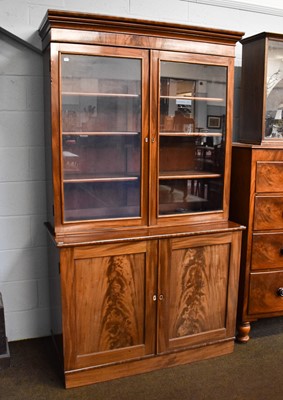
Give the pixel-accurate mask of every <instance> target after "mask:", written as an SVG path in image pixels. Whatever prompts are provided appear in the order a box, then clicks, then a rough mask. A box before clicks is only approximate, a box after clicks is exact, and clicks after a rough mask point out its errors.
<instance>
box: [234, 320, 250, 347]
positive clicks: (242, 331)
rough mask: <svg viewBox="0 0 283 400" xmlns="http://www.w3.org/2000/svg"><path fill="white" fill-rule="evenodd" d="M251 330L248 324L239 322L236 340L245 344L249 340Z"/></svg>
mask: <svg viewBox="0 0 283 400" xmlns="http://www.w3.org/2000/svg"><path fill="white" fill-rule="evenodd" d="M250 330H251V324H250V323H249V322H241V323H240V324H239V325H238V334H237V336H236V340H237V342H239V343H247V342H248V341H249V340H250V337H249V333H250Z"/></svg>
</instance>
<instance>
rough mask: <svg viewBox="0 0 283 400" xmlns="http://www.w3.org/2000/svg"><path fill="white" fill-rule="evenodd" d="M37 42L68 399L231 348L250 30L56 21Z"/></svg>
mask: <svg viewBox="0 0 283 400" xmlns="http://www.w3.org/2000/svg"><path fill="white" fill-rule="evenodd" d="M40 35H41V37H42V41H43V48H44V64H45V97H46V141H47V143H46V148H47V170H48V207H49V208H48V210H49V211H48V223H47V226H48V230H49V232H50V237H51V238H52V243H53V248H51V249H50V254H49V255H50V259H51V261H52V262H51V265H53V267H54V266H55V268H58V265H57V262H56V259H57V258H58V260H59V264H60V285H59V286H60V287H59V289H60V291H61V294H60V302H61V315H62V319H60V318H59V323H58V318H57V317H58V316H57V315H55V317H56V318H57V325H56V324H55V325H54V328H53V333H54V337H57V336H58V337H59V338H61V339H62V350H61V351H62V359H63V363H64V375H65V385H66V387H74V386H81V385H85V384H91V383H95V382H99V381H104V380H109V379H114V378H118V377H123V376H128V375H133V374H137V373H142V372H146V371H150V370H154V369H158V368H164V367H168V366H172V365H178V364H184V363H189V362H192V361H195V360H201V359H206V358H209V357H214V356H218V355H222V354H226V353H229V352H232V351H233V348H234V335H235V324H236V306H237V295H238V275H239V261H240V259H239V258H240V247H241V236H242V230H243V226H241V225H239V224H236V223H234V222H230V221H229V220H228V214H229V187H230V167H231V135H232V132H231V131H232V109H233V85H234V57H235V56H234V52H235V44H236V42H237V41H238V40H240V38H241V37H242V33H241V32H232V31H224V30H216V29H208V28H201V27H191V26H183V25H178V24H170V23H160V22H153V21H145V20H135V19H126V18H116V17H110V16H102V15H92V14H83V13H80V14H78V13H74V12H63V11H52V10H49V11H48V12H47V15H46V17H45V18H44V20H43V22H42V25H41V27H40ZM55 286H56V284H55V283H54V288H53V287H52V290H54V294H53V295H52V296H51V297H52V299H54V300H55V299H56V295H55ZM54 309H55V311H56V304H55V305H54ZM56 318H54V320H56Z"/></svg>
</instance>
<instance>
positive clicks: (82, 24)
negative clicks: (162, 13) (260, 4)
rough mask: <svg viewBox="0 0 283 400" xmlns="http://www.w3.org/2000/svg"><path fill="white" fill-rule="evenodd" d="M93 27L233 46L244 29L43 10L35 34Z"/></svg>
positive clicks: (41, 35) (43, 34)
mask: <svg viewBox="0 0 283 400" xmlns="http://www.w3.org/2000/svg"><path fill="white" fill-rule="evenodd" d="M94 27H97V29H99V30H103V31H110V32H116V33H133V34H150V35H152V36H165V37H169V36H170V37H171V38H172V37H176V38H182V39H186V40H188V39H189V40H195V41H204V40H205V41H210V42H213V43H221V44H226V45H235V44H236V42H238V41H240V39H241V38H242V36H243V35H244V32H238V31H230V30H224V29H216V28H208V27H200V26H192V25H182V24H177V23H169V22H161V21H152V20H143V19H134V18H126V17H116V16H110V15H103V14H90V13H80V12H72V11H60V10H48V11H47V12H46V14H45V17H44V18H43V21H42V23H41V25H40V27H39V35H40V37H41V38H42V39H44V38H45V37H46V36H47V34H48V32H49V31H50V30H51V29H52V28H62V29H77V30H90V29H92V30H93V28H94Z"/></svg>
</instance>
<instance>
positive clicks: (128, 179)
mask: <svg viewBox="0 0 283 400" xmlns="http://www.w3.org/2000/svg"><path fill="white" fill-rule="evenodd" d="M84 176H85V175H84ZM137 180H139V177H138V176H114V177H113V176H107V177H106V176H102V177H93V176H92V177H88V178H86V177H79V176H76V177H72V178H65V179H64V181H63V182H64V183H88V182H111V183H112V182H133V181H137Z"/></svg>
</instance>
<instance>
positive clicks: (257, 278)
mask: <svg viewBox="0 0 283 400" xmlns="http://www.w3.org/2000/svg"><path fill="white" fill-rule="evenodd" d="M250 278H251V279H250V296H249V313H250V314H264V313H272V312H281V311H282V312H283V297H281V296H280V295H279V289H280V288H281V289H282V291H283V271H279V272H278V271H276V272H275V271H274V272H261V273H252V274H251V276H250Z"/></svg>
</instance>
